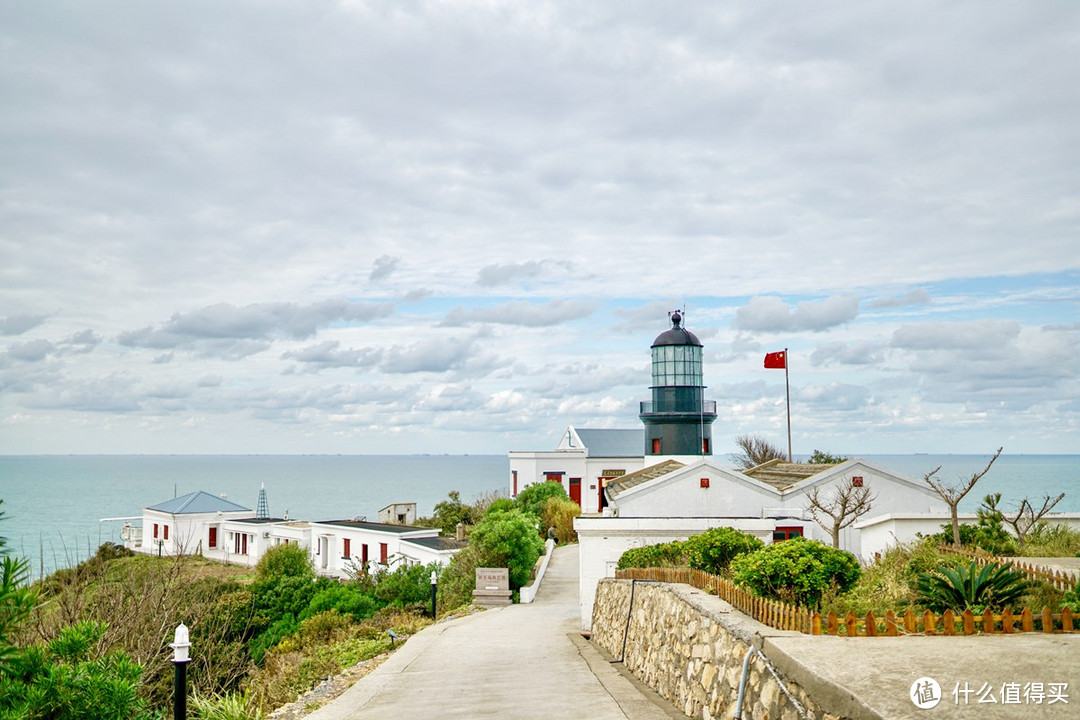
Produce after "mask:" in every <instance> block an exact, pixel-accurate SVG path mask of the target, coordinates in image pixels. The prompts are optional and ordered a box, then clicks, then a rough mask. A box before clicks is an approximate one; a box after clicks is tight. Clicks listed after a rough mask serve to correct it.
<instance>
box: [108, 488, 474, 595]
mask: <svg viewBox="0 0 1080 720" xmlns="http://www.w3.org/2000/svg"><path fill="white" fill-rule="evenodd" d="M380 513H382V515H381V516H386V517H392V518H393V519H395V520H396V519H399V518H400V519H403V520H406V521H409V520H411V519H413V518H415V515H416V503H394V504H393V505H390V506H387V507H386V508H383V510H382V511H380ZM121 535H122V537H123V538H124V545H125V547H127V548H128V549H130V550H133V551H135V552H140V553H144V554H147V555H160V556H162V557H165V556H176V555H201V556H203V557H206V558H209V559H211V560H218V561H220V562H225V563H230V564H234V565H247V566H254V565H256V564H257V563H258V562H259V559H260V558H262V556H263V555H265V554H266V551H267V550H269V549H270V548H272V547H275V546H277V545H283V544H295V545H298V546H299V547H302V548H304V549H305V550H307V551H308V553H309V555H310V556H311V561H312V566H313V567H314V568H315V571H316V573H318V574H320V575H325V576H328V577H346V576H347V575H348V574H349V573H350V571H351V570H354V569H357V568H362V567H365V566H366V567H372V566H382V567H386V568H388V569H394V568H396V567H398V566H400V565H428V564H430V563H438V564H440V565H446V564H447V563H449V562H450V558H451V557H453V555H454V554H455V553H456V552H458V551H459V550H460V549H461V548H463V547H465V545H466V543H465V542H464V541H462V540H458V539H456V538H448V537H441V536H440V533H439V530H438V529H437V528H423V527H416V526H414V525H407V524H402V523H398V522H392V523H382V522H366V521H363V520H325V521H320V522H310V521H305V520H291V519H289V518H288V517H284V518H275V517H257V516H255V515H254V514H253V513H252V511H251V509H250V508H246V507H243V506H242V505H238V504H236V503H234V502H231V501H229V500H227V499H226V498H224V497H220V496H217V495H212V494H210V493H208V492H204V491H201V490H199V491H196V492H193V493H189V494H187V495H183V496H181V497H177V498H173V499H172V500H167V501H165V502H163V503H159V504H157V505H154V506H152V507H148V508H144V509H143V514H142V527H141V528H139V527H135V526H125V527H124V530H123V532H122V534H121Z"/></svg>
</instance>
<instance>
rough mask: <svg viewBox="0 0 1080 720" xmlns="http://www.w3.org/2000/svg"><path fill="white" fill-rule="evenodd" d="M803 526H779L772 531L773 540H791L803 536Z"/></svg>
mask: <svg viewBox="0 0 1080 720" xmlns="http://www.w3.org/2000/svg"><path fill="white" fill-rule="evenodd" d="M802 536H803V534H802V528H801V527H780V526H777V527H776V528H775V529H774V530H773V533H772V541H773V542H782V541H784V540H790V539H791V538H794V537H802Z"/></svg>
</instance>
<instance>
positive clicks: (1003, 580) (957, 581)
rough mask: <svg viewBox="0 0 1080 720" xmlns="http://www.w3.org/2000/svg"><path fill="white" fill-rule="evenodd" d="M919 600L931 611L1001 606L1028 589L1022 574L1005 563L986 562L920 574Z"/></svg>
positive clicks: (973, 562)
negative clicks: (981, 564) (980, 564)
mask: <svg viewBox="0 0 1080 720" xmlns="http://www.w3.org/2000/svg"><path fill="white" fill-rule="evenodd" d="M916 586H917V589H918V593H919V597H920V599H921V600H922V602H923V603H924V604H925V605H926V606H927V607H928V608H930V609H931V610H933V611H935V612H942V611H945V610H949V609H951V610H966V609H971V610H981V609H983V608H991V609H997V608H1003V607H1006V606H1008V605H1011V604H1013V603H1015V602H1016V601H1017V600H1019V599H1020V598H1021V597H1023V595H1024V593H1026V592H1027V590H1028V580H1027V578H1025V577H1024V574H1023V573H1021V572H1019V571H1017V570H1013V569H1012V568H1011V567H1009V566H1008V565H999V564H997V563H989V564H987V565H983V566H982V567H980V566H979V564H978V563H977V562H975V561H974V560H973V561H972V562H971V563H970V564H969V565H961V566H959V567H955V568H949V567H946V566H944V565H943V566H941V567H939V568H938V569H937V570H936V571H935V572H933V573H923V574H922V575H920V576H919V579H918V581H917V583H916Z"/></svg>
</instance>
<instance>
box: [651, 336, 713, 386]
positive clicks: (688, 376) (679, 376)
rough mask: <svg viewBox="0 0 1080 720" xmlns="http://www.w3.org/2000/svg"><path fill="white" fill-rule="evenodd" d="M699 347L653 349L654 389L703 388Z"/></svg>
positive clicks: (667, 346) (661, 346)
mask: <svg viewBox="0 0 1080 720" xmlns="http://www.w3.org/2000/svg"><path fill="white" fill-rule="evenodd" d="M701 352H702V348H701V346H699V345H659V346H657V347H654V348H653V349H652V384H653V387H672V386H676V387H701V386H702V384H703V382H702V374H701Z"/></svg>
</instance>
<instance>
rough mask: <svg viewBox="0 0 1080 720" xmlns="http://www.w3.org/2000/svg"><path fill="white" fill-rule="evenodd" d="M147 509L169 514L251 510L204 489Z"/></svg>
mask: <svg viewBox="0 0 1080 720" xmlns="http://www.w3.org/2000/svg"><path fill="white" fill-rule="evenodd" d="M146 509H147V510H157V511H158V512H166V513H169V514H170V515H196V514H199V513H216V512H251V508H246V507H244V506H243V505H237V504H236V503H234V502H229V501H228V500H225V499H224V498H220V497H218V496H217V495H211V494H210V493H208V492H206V491H204V490H196V491H195V492H193V493H188V494H187V495H181V496H180V497H178V498H173V499H172V500H166V501H165V502H163V503H159V504H157V505H154V506H153V507H148V508H146Z"/></svg>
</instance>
